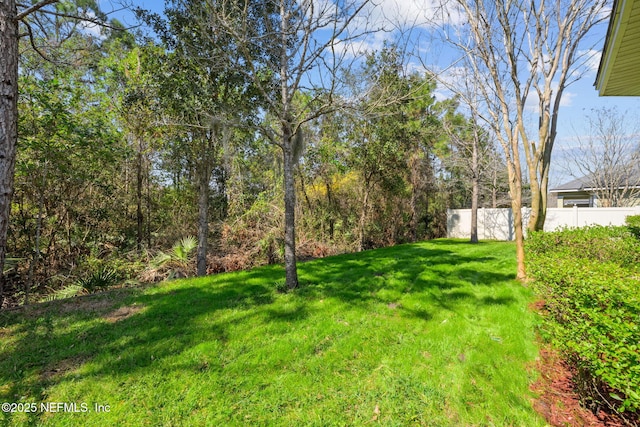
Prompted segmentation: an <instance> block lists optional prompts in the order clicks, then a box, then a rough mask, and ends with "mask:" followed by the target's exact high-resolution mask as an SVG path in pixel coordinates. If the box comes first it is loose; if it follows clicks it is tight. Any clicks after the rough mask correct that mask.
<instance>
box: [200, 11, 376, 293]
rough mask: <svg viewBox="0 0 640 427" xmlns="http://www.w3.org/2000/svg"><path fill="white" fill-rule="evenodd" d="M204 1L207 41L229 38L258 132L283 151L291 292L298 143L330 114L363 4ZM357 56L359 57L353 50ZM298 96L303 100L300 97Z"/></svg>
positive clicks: (294, 281)
mask: <svg viewBox="0 0 640 427" xmlns="http://www.w3.org/2000/svg"><path fill="white" fill-rule="evenodd" d="M259 3H260V7H256V3H255V2H252V1H251V0H246V1H245V2H242V1H240V2H233V1H227V0H207V4H208V9H209V10H210V11H212V12H213V13H210V14H209V15H206V16H202V17H200V18H199V19H200V20H205V22H206V23H207V24H208V26H207V28H210V29H212V30H213V31H212V33H211V34H212V35H213V33H215V32H218V31H221V32H225V33H227V34H228V35H229V36H230V37H232V39H233V41H234V45H235V48H236V51H237V53H240V55H239V56H238V57H239V58H242V59H241V63H238V64H236V65H238V67H239V69H241V70H243V71H244V72H246V73H247V76H248V77H249V78H250V79H251V80H252V81H253V82H254V84H255V86H256V88H257V89H258V91H259V92H261V94H262V96H263V98H264V99H265V100H266V104H265V107H264V112H265V113H266V114H267V115H269V116H270V117H272V120H266V121H264V122H263V123H262V124H261V125H259V126H258V128H259V130H260V131H261V132H262V133H263V134H264V135H265V136H266V137H267V138H268V139H269V140H270V141H271V143H273V144H275V145H276V146H278V147H279V148H280V149H281V150H282V155H283V182H284V193H285V194H284V205H285V230H284V231H285V232H284V245H285V248H284V249H285V251H284V253H285V255H284V258H285V270H286V284H287V287H288V288H289V289H293V288H295V287H297V286H298V275H297V268H296V238H295V234H296V233H295V230H296V227H295V186H294V169H295V166H296V162H297V157H298V155H299V151H300V148H301V146H302V145H303V136H302V135H303V134H302V128H303V125H304V124H305V123H307V122H309V121H311V120H313V119H315V118H317V117H319V116H321V115H323V114H325V113H327V112H328V111H331V110H333V109H335V107H336V104H335V102H334V101H335V97H334V95H335V94H336V93H337V92H338V86H339V83H338V79H337V76H338V75H339V73H338V72H339V70H340V69H341V68H343V67H347V66H348V64H347V61H350V60H354V59H353V58H354V55H353V54H354V51H353V50H351V49H349V46H350V44H351V42H353V41H355V39H358V38H360V37H362V36H363V35H364V34H365V33H366V32H367V30H366V28H364V26H363V25H356V24H362V22H356V21H357V18H358V17H359V16H360V14H361V12H362V11H363V9H364V8H365V6H366V5H367V3H368V0H339V1H336V2H325V1H318V0H302V1H298V0H266V1H264V2H259ZM356 53H357V52H356ZM302 95H304V96H302Z"/></svg>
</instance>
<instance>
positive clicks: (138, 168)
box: [136, 140, 144, 252]
mask: <svg viewBox="0 0 640 427" xmlns="http://www.w3.org/2000/svg"><path fill="white" fill-rule="evenodd" d="M136 221H137V227H136V230H137V231H136V233H137V235H136V249H137V250H138V252H140V251H141V250H142V239H143V237H142V232H143V228H144V215H143V214H142V143H141V142H140V140H138V153H137V156H136Z"/></svg>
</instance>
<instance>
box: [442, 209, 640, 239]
mask: <svg viewBox="0 0 640 427" xmlns="http://www.w3.org/2000/svg"><path fill="white" fill-rule="evenodd" d="M530 212H531V209H529V208H523V209H522V215H523V220H524V222H525V223H526V222H527V221H528V219H529V213H530ZM633 215H640V206H635V207H629V208H579V207H577V206H574V207H573V208H564V209H563V208H549V209H547V219H546V221H545V225H544V230H545V231H556V230H561V229H563V228H572V227H584V226H589V225H624V224H625V219H626V218H627V217H628V216H633ZM525 232H526V230H525ZM470 235H471V209H448V210H447V237H449V238H469V237H470ZM478 238H480V239H489V240H513V239H514V238H515V230H514V228H513V214H512V211H511V209H510V208H497V209H487V208H481V209H478Z"/></svg>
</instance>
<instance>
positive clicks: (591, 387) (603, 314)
mask: <svg viewBox="0 0 640 427" xmlns="http://www.w3.org/2000/svg"><path fill="white" fill-rule="evenodd" d="M526 250H527V257H528V258H527V259H528V264H527V268H528V272H529V275H530V276H531V277H532V278H533V279H534V282H533V283H534V285H533V286H534V289H535V290H536V292H537V293H538V294H539V295H540V297H541V298H542V299H543V300H544V302H545V309H546V314H545V322H544V326H543V333H544V334H545V336H546V337H547V338H549V339H550V340H551V341H552V342H553V343H554V345H556V346H557V347H558V348H559V349H560V351H562V352H563V353H564V356H565V357H566V359H567V360H568V361H569V362H571V363H573V364H575V366H576V368H577V369H578V372H579V373H580V374H581V375H580V379H581V381H580V382H581V384H582V386H583V387H582V389H583V390H582V391H583V393H584V394H586V395H585V396H583V397H585V398H586V401H587V403H589V404H590V405H592V406H594V407H597V406H600V405H604V404H607V405H609V406H612V407H614V408H615V409H616V410H617V411H620V412H636V411H638V409H640V239H638V238H636V237H635V236H634V234H633V233H632V231H631V230H630V227H599V226H598V227H588V228H582V229H571V230H564V231H559V232H553V233H544V232H539V233H531V234H530V236H529V237H528V239H527V242H526Z"/></svg>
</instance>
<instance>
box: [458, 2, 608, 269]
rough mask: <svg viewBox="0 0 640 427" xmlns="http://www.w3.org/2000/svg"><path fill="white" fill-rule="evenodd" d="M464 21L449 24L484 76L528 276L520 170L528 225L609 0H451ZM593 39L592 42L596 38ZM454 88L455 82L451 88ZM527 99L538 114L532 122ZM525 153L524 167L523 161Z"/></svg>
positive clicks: (541, 206)
mask: <svg viewBox="0 0 640 427" xmlns="http://www.w3.org/2000/svg"><path fill="white" fill-rule="evenodd" d="M452 4H453V5H454V7H455V8H456V10H457V12H458V13H459V14H460V16H461V17H462V21H463V22H464V24H462V25H456V26H454V27H453V28H454V29H453V30H451V31H446V32H445V34H446V39H447V41H448V42H449V43H450V44H451V45H453V46H455V47H456V48H457V49H458V50H459V51H460V52H461V53H462V55H463V57H464V58H465V61H464V64H465V65H466V68H467V72H468V73H469V74H470V76H471V78H473V79H475V80H477V81H482V82H483V83H484V84H483V85H480V86H479V89H480V90H481V97H480V99H481V100H482V102H483V105H482V106H481V108H479V109H478V112H479V117H480V118H482V119H483V120H484V121H485V122H486V123H487V125H488V126H489V127H490V128H491V130H492V131H493V133H494V134H495V136H496V139H497V140H498V141H499V142H500V144H501V146H502V148H503V150H504V154H505V158H506V162H507V168H508V172H509V190H510V195H511V199H512V203H511V207H512V209H513V215H514V221H515V227H514V229H515V237H516V242H517V256H518V273H517V276H518V278H519V279H524V278H525V277H526V272H525V264H524V231H523V224H522V220H523V218H522V214H521V208H522V187H523V174H524V173H528V175H529V184H530V186H531V193H532V202H531V216H530V219H529V223H528V229H529V230H541V229H542V228H543V227H544V221H545V216H546V208H547V190H548V181H549V168H550V165H551V153H552V150H553V146H554V143H555V138H556V129H557V126H558V117H559V116H558V113H559V110H560V105H561V100H562V96H563V94H564V91H565V89H566V88H567V86H568V85H570V84H571V83H573V82H575V81H576V80H577V79H579V78H580V77H581V76H582V75H583V74H584V72H585V71H586V70H587V69H588V67H587V65H588V61H589V60H590V59H591V58H592V56H593V53H592V52H594V51H595V49H592V47H593V45H589V44H588V42H589V40H588V38H587V35H588V33H589V31H590V30H591V29H592V28H593V27H594V26H595V25H597V24H598V23H600V22H602V21H604V20H605V19H606V18H607V16H606V13H605V12H606V6H607V4H608V2H607V0H595V1H594V0H554V1H549V0H491V1H486V0H453V1H452V2H450V3H449V6H451V5H452ZM594 44H595V43H594ZM453 89H454V90H455V88H453ZM530 105H535V108H534V110H535V111H536V112H537V116H538V123H537V125H538V126H534V128H535V129H532V127H531V126H529V125H528V122H527V119H526V116H527V114H529V113H528V111H531V107H530ZM521 153H522V154H523V155H524V158H525V160H526V168H524V169H523V165H522V164H521V159H520V156H521Z"/></svg>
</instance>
